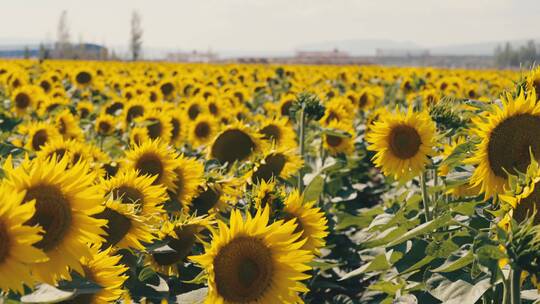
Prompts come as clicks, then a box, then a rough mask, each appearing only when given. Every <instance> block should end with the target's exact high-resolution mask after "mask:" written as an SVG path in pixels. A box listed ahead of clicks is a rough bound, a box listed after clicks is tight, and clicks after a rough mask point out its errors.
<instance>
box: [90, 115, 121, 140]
mask: <svg viewBox="0 0 540 304" xmlns="http://www.w3.org/2000/svg"><path fill="white" fill-rule="evenodd" d="M94 128H95V131H96V133H97V134H99V135H101V136H105V135H111V134H112V133H113V132H114V130H115V128H116V119H115V118H114V116H112V115H109V114H100V115H99V116H98V117H97V118H96V121H95V122H94Z"/></svg>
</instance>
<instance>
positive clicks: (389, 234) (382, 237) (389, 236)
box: [360, 227, 407, 249]
mask: <svg viewBox="0 0 540 304" xmlns="http://www.w3.org/2000/svg"><path fill="white" fill-rule="evenodd" d="M406 232H407V229H406V228H403V227H391V228H389V229H387V230H385V231H383V232H379V233H377V234H375V235H376V237H375V238H373V239H369V240H368V241H366V242H364V243H362V244H360V248H362V249H365V248H373V247H379V246H384V245H386V244H388V243H390V242H392V241H394V240H395V239H397V238H399V237H401V236H402V235H403V234H405V233H406Z"/></svg>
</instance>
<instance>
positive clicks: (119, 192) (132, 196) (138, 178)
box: [101, 168, 167, 221]
mask: <svg viewBox="0 0 540 304" xmlns="http://www.w3.org/2000/svg"><path fill="white" fill-rule="evenodd" d="M155 179H156V176H149V175H141V174H140V172H137V171H136V170H135V169H133V168H129V169H125V170H122V172H120V173H118V174H117V175H116V176H114V177H112V178H110V179H108V180H103V181H101V189H102V191H103V193H104V198H112V199H113V200H115V201H118V202H121V203H123V204H133V205H135V213H136V214H137V215H140V216H142V217H144V218H147V219H148V220H149V221H156V220H158V219H159V218H161V216H162V215H163V214H164V210H163V203H164V202H165V201H166V200H167V196H166V188H165V187H164V186H163V185H161V184H157V185H155V184H153V183H154V181H155Z"/></svg>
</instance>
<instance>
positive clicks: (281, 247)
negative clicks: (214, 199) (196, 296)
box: [191, 208, 312, 303]
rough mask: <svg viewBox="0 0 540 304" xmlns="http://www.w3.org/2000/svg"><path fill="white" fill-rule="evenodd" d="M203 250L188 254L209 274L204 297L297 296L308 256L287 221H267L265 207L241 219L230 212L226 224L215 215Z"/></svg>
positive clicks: (237, 213) (217, 299)
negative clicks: (208, 242)
mask: <svg viewBox="0 0 540 304" xmlns="http://www.w3.org/2000/svg"><path fill="white" fill-rule="evenodd" d="M218 225H219V229H218V230H216V231H215V232H213V236H212V242H211V243H210V244H208V245H207V246H205V252H204V254H203V255H200V256H193V257H191V259H192V260H193V261H195V262H197V263H198V264H200V265H201V266H202V267H203V268H204V269H205V270H206V272H207V274H208V287H209V292H208V298H207V301H208V302H209V303H217V302H220V303H223V302H225V303H236V302H241V303H249V302H255V301H258V302H261V303H266V302H270V301H276V300H277V301H279V302H290V303H294V302H299V301H300V297H299V295H298V292H304V291H307V289H306V287H305V286H304V285H303V284H302V283H301V282H300V281H301V280H304V279H306V278H308V277H309V275H307V274H304V272H305V271H307V270H309V269H310V267H309V266H307V265H306V264H307V263H308V262H309V261H310V260H311V259H312V255H311V254H310V253H309V251H306V250H302V249H301V247H302V245H303V241H298V239H299V237H300V234H299V233H294V230H295V229H296V225H295V224H294V223H293V222H292V221H288V222H285V223H284V222H283V221H277V222H274V223H273V224H269V209H268V208H265V209H262V210H259V212H257V214H256V215H255V216H254V217H251V216H250V215H249V214H248V215H247V217H246V219H245V220H244V219H243V217H242V214H241V213H240V211H238V210H235V211H233V212H232V214H231V218H230V224H229V226H228V225H227V224H225V223H224V222H222V221H218Z"/></svg>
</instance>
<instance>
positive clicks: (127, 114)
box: [123, 99, 146, 128]
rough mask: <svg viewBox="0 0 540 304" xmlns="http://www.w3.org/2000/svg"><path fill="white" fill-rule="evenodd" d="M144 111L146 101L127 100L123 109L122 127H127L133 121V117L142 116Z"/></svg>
mask: <svg viewBox="0 0 540 304" xmlns="http://www.w3.org/2000/svg"><path fill="white" fill-rule="evenodd" d="M145 112H146V103H145V102H144V101H142V100H140V99H133V100H131V101H129V102H128V103H127V104H126V106H125V109H124V110H123V116H124V119H123V122H124V127H125V128H127V127H128V126H129V125H130V124H131V123H132V122H134V121H135V118H137V117H140V116H143V115H144V113H145Z"/></svg>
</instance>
